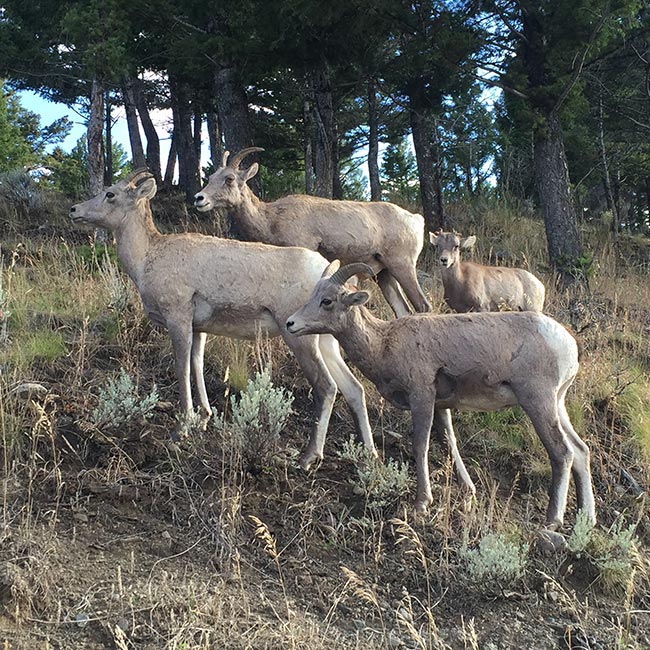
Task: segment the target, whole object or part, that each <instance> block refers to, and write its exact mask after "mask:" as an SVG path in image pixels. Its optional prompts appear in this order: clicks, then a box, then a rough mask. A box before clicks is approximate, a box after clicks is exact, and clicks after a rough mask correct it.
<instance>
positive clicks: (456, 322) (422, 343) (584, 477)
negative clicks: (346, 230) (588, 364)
mask: <svg viewBox="0 0 650 650" xmlns="http://www.w3.org/2000/svg"><path fill="white" fill-rule="evenodd" d="M363 266H364V265H362V264H351V265H348V266H345V267H343V268H341V269H338V270H336V269H337V264H336V262H334V263H332V264H331V265H330V266H329V267H328V269H326V271H325V274H324V275H323V278H322V279H321V280H319V282H318V283H317V284H316V286H315V288H314V290H313V292H312V294H311V297H310V298H309V301H308V302H307V303H306V304H305V305H304V306H303V307H302V308H301V309H299V310H298V311H297V312H296V313H294V314H293V315H292V316H291V317H290V318H289V320H288V321H287V330H288V331H289V332H291V333H292V334H297V335H306V334H317V333H318V334H325V333H327V334H332V335H334V336H335V337H336V338H337V339H338V340H339V342H340V343H341V345H342V347H343V349H344V350H345V352H346V353H347V355H348V358H349V359H350V361H351V362H352V363H353V364H354V365H356V366H357V367H358V368H359V370H360V371H361V372H362V373H363V374H364V375H365V376H366V377H368V378H369V379H370V380H371V381H373V382H374V383H375V385H376V386H377V389H378V390H379V392H380V393H381V394H382V395H383V396H384V397H385V398H386V399H387V400H388V401H390V402H391V403H392V404H394V405H395V406H397V407H398V408H401V409H405V410H410V411H411V417H412V424H413V452H414V455H415V464H416V467H417V498H416V502H415V506H416V510H418V511H424V510H426V508H427V506H428V505H429V504H430V503H431V501H432V496H431V486H430V482H429V465H428V449H429V434H430V429H431V427H432V423H433V425H434V426H435V428H436V432H437V433H438V434H439V435H441V436H444V437H445V438H446V439H447V442H448V444H449V447H450V450H451V453H452V456H453V460H454V464H455V466H456V470H457V473H458V475H459V480H460V481H461V483H462V484H463V485H464V486H465V487H466V488H467V489H468V490H470V491H472V492H473V491H474V485H473V483H472V481H471V479H470V478H469V475H468V474H467V470H466V469H465V466H464V464H463V461H462V459H461V457H460V454H459V453H458V449H457V445H456V440H455V434H454V430H453V428H452V426H451V418H450V416H449V411H448V410H447V409H450V408H459V409H463V410H480V411H492V410H498V409H502V408H505V407H508V406H514V405H516V404H519V405H520V406H521V407H522V408H523V410H524V411H525V412H526V413H527V415H528V417H529V418H530V420H531V422H532V423H533V426H534V427H535V431H536V432H537V435H538V436H539V437H540V439H541V441H542V443H543V444H544V447H545V448H546V451H547V453H548V455H549V458H550V461H551V469H552V483H551V490H550V502H549V506H548V511H547V515H546V527H547V528H546V530H545V531H544V533H545V536H546V539H550V540H551V542H550V543H551V544H553V545H554V546H555V545H556V542H558V540H561V539H562V538H561V537H560V536H559V535H556V534H555V533H554V532H553V531H555V530H557V529H559V528H560V527H561V526H562V524H563V520H564V513H565V510H566V501H567V490H568V487H569V472H570V471H571V472H573V477H574V480H575V484H576V493H577V501H578V506H579V507H580V508H581V509H583V510H584V511H585V512H586V514H587V516H588V517H589V518H590V519H591V521H593V522H595V520H596V512H595V505H594V495H593V490H592V482H591V470H590V460H589V448H588V447H587V445H586V444H585V443H584V442H583V441H582V440H581V439H580V437H579V436H578V434H577V433H576V432H575V430H574V428H573V426H572V425H571V421H570V420H569V416H568V414H567V411H566V408H565V405H564V398H565V396H566V392H567V389H568V388H569V386H570V385H571V383H572V382H573V379H574V377H575V376H576V373H577V372H578V347H577V345H576V341H575V339H574V338H573V337H572V336H571V334H569V332H568V331H567V330H566V329H565V328H564V327H563V326H562V325H560V324H559V323H558V322H557V321H555V320H553V319H552V318H549V317H548V316H545V315H543V314H540V313H537V312H499V313H481V314H441V315H433V314H413V315H410V316H406V317H404V318H398V319H397V320H392V321H383V320H380V319H378V318H376V317H374V316H373V315H372V314H371V313H370V311H369V310H368V309H366V308H365V307H362V305H363V304H364V303H365V302H366V301H367V300H368V297H369V296H368V294H367V293H366V292H364V291H357V290H356V288H352V287H350V286H349V285H348V286H346V285H345V282H346V281H347V280H348V279H349V278H350V277H351V276H352V275H354V274H356V273H359V272H366V273H369V272H370V269H365V270H364V268H363ZM438 409H442V413H440V412H439V411H438ZM445 411H446V412H445ZM434 413H435V416H434ZM554 537H555V538H556V539H555V541H553V538H554Z"/></svg>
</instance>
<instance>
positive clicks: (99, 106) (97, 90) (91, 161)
mask: <svg viewBox="0 0 650 650" xmlns="http://www.w3.org/2000/svg"><path fill="white" fill-rule="evenodd" d="M103 135H104V88H103V84H102V83H101V82H100V81H99V80H98V79H93V84H92V89H91V92H90V117H89V119H88V132H87V138H88V180H89V185H90V192H91V193H92V195H93V196H95V195H97V194H99V193H100V192H101V191H102V189H103V188H104V139H103Z"/></svg>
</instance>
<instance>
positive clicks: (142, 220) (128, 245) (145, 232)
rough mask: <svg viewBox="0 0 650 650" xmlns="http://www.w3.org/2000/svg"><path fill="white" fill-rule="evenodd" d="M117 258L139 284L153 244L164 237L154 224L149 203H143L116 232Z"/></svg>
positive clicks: (128, 214) (125, 219) (127, 217)
mask: <svg viewBox="0 0 650 650" xmlns="http://www.w3.org/2000/svg"><path fill="white" fill-rule="evenodd" d="M113 234H114V235H115V242H116V243H117V256H118V257H119V259H120V262H121V263H122V266H123V267H124V270H125V271H126V272H127V273H128V275H129V277H130V278H131V279H132V280H133V281H134V282H135V283H136V284H138V283H139V280H140V278H141V277H142V272H143V269H144V264H145V260H146V257H147V254H148V252H149V251H150V249H151V247H152V245H153V243H154V242H155V241H156V240H157V239H159V238H160V237H162V236H163V235H161V234H160V231H159V230H158V229H157V228H156V226H155V224H154V222H153V215H152V213H151V206H150V205H149V201H143V202H142V205H140V206H138V207H137V208H136V209H134V210H133V211H132V212H130V213H127V214H126V215H125V218H124V220H123V221H122V223H121V224H120V226H119V227H117V228H116V229H115V230H114V233H113Z"/></svg>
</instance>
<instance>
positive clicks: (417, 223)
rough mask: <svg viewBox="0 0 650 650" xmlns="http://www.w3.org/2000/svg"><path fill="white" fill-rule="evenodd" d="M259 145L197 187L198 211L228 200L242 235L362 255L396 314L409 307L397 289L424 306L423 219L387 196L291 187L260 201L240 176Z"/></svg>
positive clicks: (347, 256)
mask: <svg viewBox="0 0 650 650" xmlns="http://www.w3.org/2000/svg"><path fill="white" fill-rule="evenodd" d="M256 151H263V149H260V148H259V147H250V148H248V149H243V150H242V151H240V152H239V153H237V154H235V155H233V156H231V157H230V160H229V161H228V155H229V154H228V152H225V153H224V156H223V159H222V162H221V167H219V168H218V169H217V171H216V172H214V174H212V175H211V176H210V179H209V181H208V184H207V185H206V186H205V187H204V188H203V189H202V190H201V191H200V192H199V193H198V194H197V195H196V197H195V201H194V203H195V205H196V207H197V208H198V209H199V210H200V211H206V210H210V209H212V208H227V209H228V210H230V211H231V212H232V214H233V217H234V218H235V219H236V221H237V224H238V226H239V228H240V229H241V230H242V232H243V234H244V236H245V237H246V239H248V240H250V241H261V242H265V243H267V244H275V245H276V246H303V247H304V248H308V249H309V250H312V251H318V252H319V253H320V254H321V255H323V256H324V257H326V258H327V259H329V260H334V259H339V260H341V261H342V262H343V263H351V262H365V263H366V264H368V265H369V266H370V267H371V268H372V269H373V271H374V273H376V274H377V281H378V283H379V286H380V288H381V290H382V292H383V294H384V296H385V297H386V300H387V301H388V303H389V305H390V306H391V308H392V309H393V311H394V312H395V315H396V316H404V315H405V314H408V313H410V311H411V310H410V309H409V306H408V303H407V302H406V300H405V298H404V295H403V294H402V289H403V290H404V292H405V293H406V296H407V297H408V299H409V300H410V301H411V303H412V305H413V306H414V307H415V309H416V311H419V312H424V311H431V305H430V303H429V301H428V300H427V298H426V296H425V295H424V293H423V291H422V289H421V288H420V285H419V283H418V280H417V276H416V271H415V264H416V262H417V259H418V256H419V255H420V251H421V250H422V246H423V243H424V219H423V218H422V216H420V215H419V214H413V213H411V212H408V211H407V210H404V209H402V208H400V207H398V206H396V205H393V204H392V203H386V202H376V203H364V202H361V201H332V200H330V199H323V198H319V197H317V196H306V195H297V194H296V195H292V196H285V197H284V198H281V199H278V200H277V201H273V202H272V203H263V202H262V201H260V200H259V199H258V198H257V197H256V196H255V195H254V194H253V192H252V191H251V190H250V188H249V187H248V185H247V184H246V182H247V181H248V180H250V179H251V178H253V176H255V174H257V171H258V165H257V163H254V164H253V165H251V166H250V167H249V168H248V169H244V170H242V169H240V168H239V166H240V164H241V162H242V160H243V159H244V158H245V157H246V156H247V155H248V154H251V153H253V152H256Z"/></svg>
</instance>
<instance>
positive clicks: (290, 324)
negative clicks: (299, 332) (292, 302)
mask: <svg viewBox="0 0 650 650" xmlns="http://www.w3.org/2000/svg"><path fill="white" fill-rule="evenodd" d="M292 327H293V321H292V320H288V321H287V329H288V330H290V329H291V328H292Z"/></svg>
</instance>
